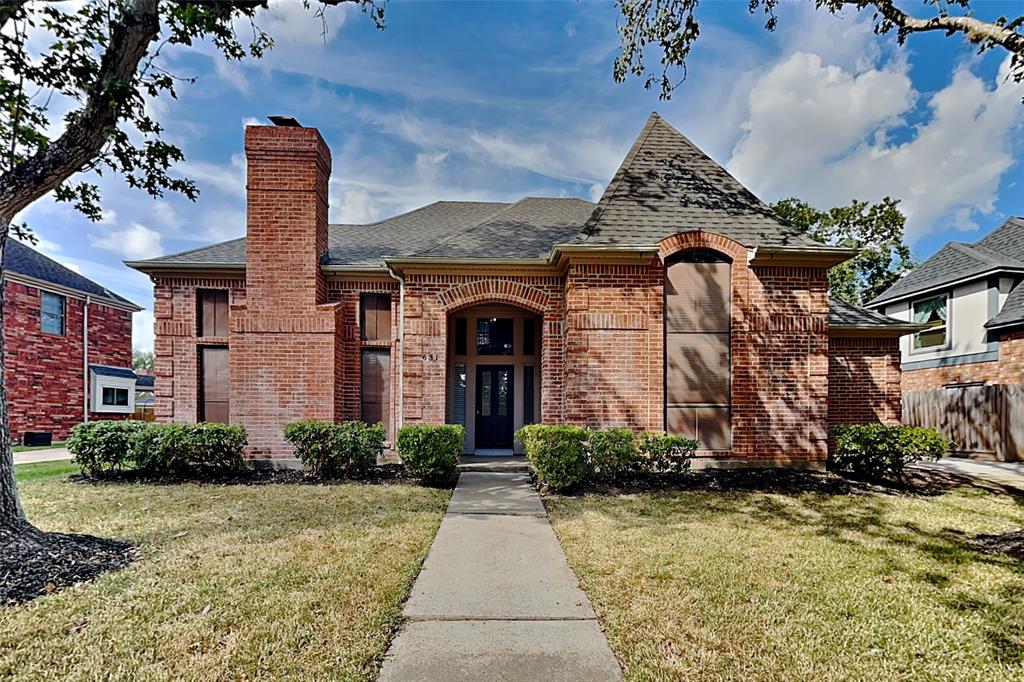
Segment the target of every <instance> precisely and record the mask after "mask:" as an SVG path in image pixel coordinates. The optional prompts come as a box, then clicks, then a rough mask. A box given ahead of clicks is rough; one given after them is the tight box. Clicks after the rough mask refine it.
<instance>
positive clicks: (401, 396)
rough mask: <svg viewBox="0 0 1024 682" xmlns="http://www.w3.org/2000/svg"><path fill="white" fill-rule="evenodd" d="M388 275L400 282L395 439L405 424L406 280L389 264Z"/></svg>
mask: <svg viewBox="0 0 1024 682" xmlns="http://www.w3.org/2000/svg"><path fill="white" fill-rule="evenodd" d="M387 266H388V274H389V275H391V277H392V278H394V279H395V280H396V281H397V282H398V337H397V339H396V341H397V342H398V405H397V407H398V419H397V420H396V422H395V438H396V439H397V438H398V429H400V428H402V426H403V425H404V424H405V411H404V410H403V405H404V403H405V278H404V277H402V276H401V275H400V274H398V273H397V272H396V271H395V269H394V268H393V267H391V264H390V263H388V264H387Z"/></svg>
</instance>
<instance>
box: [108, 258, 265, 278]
mask: <svg viewBox="0 0 1024 682" xmlns="http://www.w3.org/2000/svg"><path fill="white" fill-rule="evenodd" d="M123 263H124V264H125V265H127V266H128V267H129V268H131V269H132V270H138V271H139V272H142V273H145V274H147V275H148V274H151V273H155V272H169V271H175V270H188V271H196V270H215V271H224V270H242V271H244V270H245V263H218V262H215V261H211V262H208V263H175V262H160V261H147V260H130V261H129V260H126V261H123Z"/></svg>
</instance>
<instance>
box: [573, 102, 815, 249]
mask: <svg viewBox="0 0 1024 682" xmlns="http://www.w3.org/2000/svg"><path fill="white" fill-rule="evenodd" d="M699 229H703V230H709V231H712V232H717V233H719V234H722V235H725V236H726V237H730V238H732V239H735V240H736V241H738V242H740V243H741V244H743V245H745V246H792V247H798V248H804V249H806V248H812V249H813V248H816V247H817V248H822V247H825V245H824V244H821V243H820V242H817V241H814V240H813V239H811V238H810V237H807V236H805V235H803V234H801V233H800V232H799V231H797V230H796V229H795V228H793V227H792V226H790V225H789V224H788V223H786V222H785V221H784V220H783V219H782V218H780V217H779V216H778V215H776V214H775V212H774V211H772V210H771V208H769V207H768V206H767V205H766V204H765V203H764V202H762V201H761V200H760V199H758V198H757V197H756V196H754V194H753V193H752V192H751V191H750V190H748V189H747V188H746V187H744V186H743V185H741V184H740V183H739V181H738V180H736V179H735V178H734V177H732V176H731V175H729V173H728V172H727V171H726V170H725V169H724V168H722V166H720V165H719V164H717V163H716V162H715V161H714V160H713V159H712V158H711V157H710V156H708V155H707V154H705V153H704V152H702V151H701V150H700V149H698V148H697V146H696V145H695V144H693V143H692V142H690V140H688V139H687V138H686V137H685V136H684V135H683V134H682V133H680V132H679V131H678V130H676V129H675V128H673V127H672V126H670V125H669V124H668V123H666V122H665V120H664V119H662V118H661V117H660V116H658V114H651V117H650V118H649V119H647V124H646V125H645V126H644V129H643V131H641V133H640V136H639V137H638V138H637V140H636V142H634V143H633V148H632V149H630V150H629V153H628V154H627V155H626V158H625V159H624V160H623V162H622V165H621V166H619V169H618V170H617V171H616V172H615V175H614V176H613V177H612V181H611V183H609V185H608V188H607V189H606V190H605V192H604V195H603V196H602V197H601V200H600V201H599V202H598V204H597V210H595V211H594V214H593V216H592V217H591V218H590V220H588V221H587V224H586V226H585V227H584V238H585V241H586V243H588V244H630V245H634V244H640V245H646V244H656V243H657V242H659V241H661V240H662V239H664V238H665V237H668V236H671V235H673V234H676V233H677V232H683V231H686V230H699Z"/></svg>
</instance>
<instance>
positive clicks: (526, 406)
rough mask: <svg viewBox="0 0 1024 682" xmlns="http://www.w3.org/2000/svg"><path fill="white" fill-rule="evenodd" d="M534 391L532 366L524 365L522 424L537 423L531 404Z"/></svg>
mask: <svg viewBox="0 0 1024 682" xmlns="http://www.w3.org/2000/svg"><path fill="white" fill-rule="evenodd" d="M535 391H536V388H535V384H534V374H533V365H525V366H524V367H523V424H533V423H535V422H536V421H537V417H536V415H535V408H534V404H533V403H534V399H533V395H534V392H535Z"/></svg>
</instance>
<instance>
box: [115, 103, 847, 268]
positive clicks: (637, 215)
mask: <svg viewBox="0 0 1024 682" xmlns="http://www.w3.org/2000/svg"><path fill="white" fill-rule="evenodd" d="M694 229H705V230H710V231H714V232H719V233H721V234H723V235H726V236H728V237H731V238H733V239H735V240H737V241H739V242H740V243H742V244H744V245H746V246H779V247H795V248H800V249H815V248H828V247H827V246H826V245H825V244H821V243H819V242H816V241H814V240H813V239H811V238H809V237H807V236H805V235H802V234H800V233H799V232H798V231H797V230H796V229H795V228H793V227H792V226H790V225H789V224H787V223H786V222H785V221H784V220H782V219H781V218H780V217H779V216H777V215H776V214H775V213H774V212H773V211H772V210H771V209H770V208H769V207H768V206H767V205H765V204H764V203H763V202H761V200H760V199H758V198H757V197H755V196H754V195H753V194H751V193H750V191H749V190H747V189H746V188H745V187H743V186H742V185H741V184H740V183H739V182H738V181H737V180H736V179H735V178H733V177H732V176H731V175H729V173H727V172H726V171H725V169H724V168H722V167H721V166H720V165H718V164H717V163H715V162H714V161H713V160H712V159H711V158H710V157H709V156H707V155H706V154H704V153H703V152H702V151H700V150H699V149H698V148H697V147H696V146H694V144H693V143H692V142H690V141H689V140H688V139H686V138H685V137H684V136H683V135H682V134H681V133H679V132H678V131H677V130H675V129H674V128H672V127H671V126H670V125H668V124H667V123H665V121H664V120H662V118H661V117H660V116H658V115H657V114H651V117H650V118H649V119H648V121H647V123H646V125H645V126H644V129H643V131H641V133H640V136H639V137H638V138H637V140H636V142H635V143H634V144H633V148H632V149H631V150H630V152H629V154H628V155H627V156H626V158H625V160H624V161H623V162H622V165H621V166H620V167H619V170H618V172H616V174H615V177H614V178H613V179H612V182H611V183H610V184H609V186H608V189H607V190H606V191H605V193H604V196H603V197H602V198H601V201H600V203H599V204H597V206H596V210H595V205H594V204H592V203H590V202H588V201H584V200H583V199H575V198H572V199H565V198H535V197H527V198H525V199H522V200H520V201H517V202H515V203H514V204H508V203H499V202H473V201H439V202H436V203H433V204H430V205H428V206H424V207H422V208H418V209H416V210H414V211H409V212H408V213H403V214H402V215H398V216H394V217H392V218H388V219H386V220H381V221H378V222H375V223H370V224H367V225H330V226H329V233H328V249H327V252H326V253H325V254H324V256H323V259H322V261H321V262H322V264H323V265H328V266H332V265H333V266H348V267H356V268H359V267H373V268H377V267H383V266H384V258H386V257H414V256H418V257H436V258H509V259H518V258H522V259H531V260H532V259H536V258H538V257H543V256H547V255H548V254H549V253H550V252H551V249H552V247H554V246H555V245H557V244H564V243H575V244H580V243H585V244H595V245H614V244H622V245H630V246H637V245H640V246H654V245H656V244H657V242H659V241H661V240H662V239H663V238H665V237H667V236H669V235H672V234H675V233H677V232H681V231H685V230H694ZM245 257H246V248H245V239H244V238H242V239H234V240H232V241H229V242H224V243H221V244H215V245H213V246H208V247H204V248H201V249H195V250H192V251H187V252H184V253H179V254H172V255H169V256H162V257H160V258H154V259H151V260H148V261H142V262H141V263H138V262H137V263H131V264H130V265H133V266H139V265H142V264H151V265H182V266H201V265H207V264H208V265H211V266H216V265H227V266H244V265H245Z"/></svg>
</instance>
